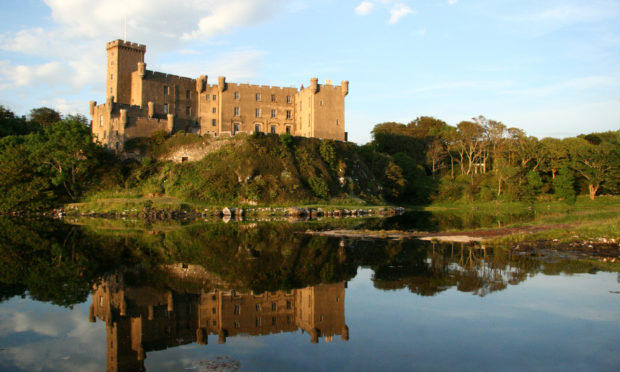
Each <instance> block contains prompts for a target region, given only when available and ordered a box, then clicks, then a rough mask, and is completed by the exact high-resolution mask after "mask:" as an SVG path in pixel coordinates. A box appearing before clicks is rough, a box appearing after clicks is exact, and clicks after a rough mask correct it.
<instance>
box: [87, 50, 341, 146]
mask: <svg viewBox="0 0 620 372" xmlns="http://www.w3.org/2000/svg"><path fill="white" fill-rule="evenodd" d="M106 49H107V53H108V58H107V59H108V60H107V74H106V96H107V99H106V102H105V103H104V104H100V105H97V103H96V102H95V101H91V102H90V115H91V117H92V133H93V136H94V139H95V141H97V142H99V143H100V144H102V145H103V146H106V147H108V148H110V149H113V150H116V151H122V150H123V148H124V144H125V141H127V140H128V139H131V138H135V137H147V136H150V135H152V134H153V133H154V132H157V131H165V132H167V133H175V132H178V131H185V132H191V133H197V134H200V135H211V136H214V137H217V136H231V135H235V134H236V133H254V132H263V133H274V134H283V133H290V134H291V135H294V136H303V137H316V138H323V139H334V140H340V141H346V140H347V133H346V132H345V130H344V125H345V123H344V97H345V96H346V95H347V94H348V92H349V82H348V81H342V82H341V85H340V86H336V85H333V84H332V83H331V81H329V80H328V81H326V82H325V84H319V83H318V79H317V78H312V79H310V85H309V86H308V87H306V88H304V87H303V86H302V87H301V88H300V89H296V88H283V87H271V86H264V85H250V84H234V83H228V82H227V81H226V78H225V77H223V76H220V77H218V79H217V84H209V82H208V79H207V76H206V75H203V76H200V77H199V78H196V79H192V78H187V77H181V76H176V75H169V74H165V73H161V72H155V71H149V70H147V69H146V63H144V54H145V53H146V46H145V45H141V44H136V43H131V42H126V41H123V40H115V41H112V42H109V43H107V45H106Z"/></svg>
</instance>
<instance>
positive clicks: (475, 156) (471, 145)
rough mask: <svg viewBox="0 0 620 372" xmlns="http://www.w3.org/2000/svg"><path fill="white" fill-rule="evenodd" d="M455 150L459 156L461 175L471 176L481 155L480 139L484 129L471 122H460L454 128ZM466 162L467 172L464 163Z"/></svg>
mask: <svg viewBox="0 0 620 372" xmlns="http://www.w3.org/2000/svg"><path fill="white" fill-rule="evenodd" d="M456 132H457V139H456V140H457V141H456V149H457V151H458V153H459V156H460V163H461V173H462V174H471V172H472V170H473V167H474V164H476V163H478V161H479V160H480V159H481V155H482V141H481V139H482V137H483V136H484V133H485V128H484V127H483V126H482V125H480V124H478V123H475V122H472V121H462V122H460V123H459V124H458V125H457V126H456ZM465 160H467V170H465V165H464V162H465Z"/></svg>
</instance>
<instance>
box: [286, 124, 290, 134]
mask: <svg viewBox="0 0 620 372" xmlns="http://www.w3.org/2000/svg"><path fill="white" fill-rule="evenodd" d="M286 134H291V127H290V126H289V125H287V126H286Z"/></svg>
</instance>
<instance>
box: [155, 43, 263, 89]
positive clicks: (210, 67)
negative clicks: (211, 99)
mask: <svg viewBox="0 0 620 372" xmlns="http://www.w3.org/2000/svg"><path fill="white" fill-rule="evenodd" d="M264 56H265V52H263V51H260V50H254V49H248V50H237V51H233V52H231V53H227V54H225V55H223V56H221V57H219V58H217V59H215V60H212V59H210V60H208V61H202V62H200V63H197V62H196V61H187V62H182V63H171V64H163V65H161V69H162V71H174V73H175V74H176V75H180V76H187V77H196V76H200V75H204V74H207V75H208V76H209V77H208V83H209V84H214V81H215V83H217V77H218V76H226V79H227V80H228V81H243V80H249V79H252V78H254V77H256V74H257V71H259V70H260V68H261V66H262V61H263V58H264Z"/></svg>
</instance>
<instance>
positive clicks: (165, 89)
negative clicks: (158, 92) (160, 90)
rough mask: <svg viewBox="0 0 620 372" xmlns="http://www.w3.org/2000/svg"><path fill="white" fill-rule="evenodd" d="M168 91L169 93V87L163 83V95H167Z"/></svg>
mask: <svg viewBox="0 0 620 372" xmlns="http://www.w3.org/2000/svg"><path fill="white" fill-rule="evenodd" d="M168 93H170V91H169V89H168V86H167V85H164V96H167V95H168Z"/></svg>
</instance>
